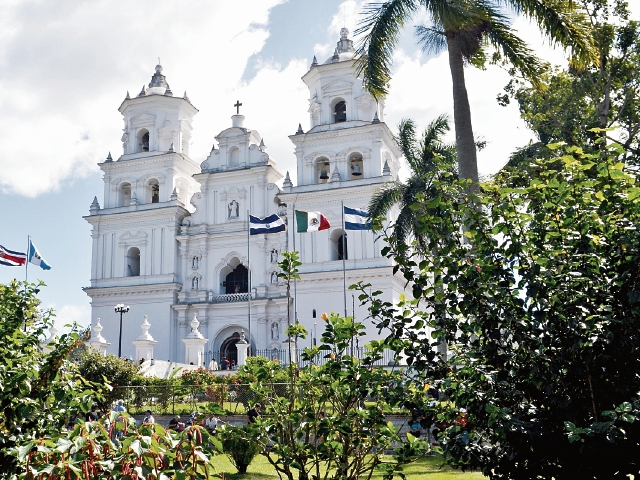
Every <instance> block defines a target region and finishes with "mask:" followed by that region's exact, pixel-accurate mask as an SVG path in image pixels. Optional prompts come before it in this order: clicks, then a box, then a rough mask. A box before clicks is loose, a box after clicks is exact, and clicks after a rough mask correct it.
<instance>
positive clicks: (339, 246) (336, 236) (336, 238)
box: [330, 229, 349, 260]
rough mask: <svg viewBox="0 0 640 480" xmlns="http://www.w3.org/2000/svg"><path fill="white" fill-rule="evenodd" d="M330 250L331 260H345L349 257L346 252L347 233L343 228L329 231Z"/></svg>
mask: <svg viewBox="0 0 640 480" xmlns="http://www.w3.org/2000/svg"><path fill="white" fill-rule="evenodd" d="M330 242H331V245H330V250H331V260H342V258H343V256H344V259H345V260H347V259H348V258H349V256H348V253H347V251H348V250H347V234H346V232H344V231H343V230H340V229H337V230H334V231H333V232H331V237H330Z"/></svg>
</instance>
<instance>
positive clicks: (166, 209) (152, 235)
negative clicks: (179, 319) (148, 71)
mask: <svg viewBox="0 0 640 480" xmlns="http://www.w3.org/2000/svg"><path fill="white" fill-rule="evenodd" d="M118 110H119V111H120V113H121V114H122V117H123V121H124V127H123V134H122V138H121V141H122V150H123V152H122V155H121V156H120V157H119V158H118V159H117V160H115V161H114V160H113V158H112V157H111V154H109V156H108V157H107V159H106V160H105V161H104V162H102V163H100V164H99V166H100V169H101V170H102V171H103V172H104V175H103V181H104V198H103V205H102V207H101V206H100V204H99V202H98V199H97V198H95V199H94V201H93V203H92V204H91V207H90V214H89V215H88V216H86V217H84V218H85V219H86V220H87V221H88V222H89V223H90V224H91V225H92V227H93V228H92V232H91V236H92V238H93V249H92V262H91V286H90V287H87V288H85V289H84V290H85V292H86V293H87V295H89V296H90V297H91V307H92V324H95V323H96V322H97V319H98V318H100V319H101V324H102V325H103V327H104V329H103V331H102V335H103V336H105V337H107V338H109V340H110V342H111V349H112V350H113V353H115V352H116V351H117V350H116V349H117V343H118V342H117V339H118V338H119V336H120V334H121V335H122V354H123V356H126V357H129V356H133V355H134V353H135V348H134V347H133V345H132V344H131V340H132V339H134V338H135V337H136V336H137V334H138V333H139V329H140V325H141V324H142V322H143V321H144V316H145V315H147V316H148V318H149V322H150V323H151V324H152V325H153V328H154V330H155V329H158V328H159V329H161V330H164V331H165V332H168V333H169V334H170V335H172V332H171V329H172V328H173V327H172V326H173V325H174V322H172V321H171V320H172V315H173V311H172V308H171V306H172V304H173V303H174V302H175V301H176V299H177V295H178V292H180V291H181V289H182V278H181V276H180V269H179V258H178V244H177V241H176V238H175V236H176V232H177V230H178V228H179V226H180V225H181V223H182V220H183V219H184V218H185V217H186V216H188V215H190V213H192V212H193V211H194V207H193V206H192V205H191V204H190V203H189V199H190V198H191V197H192V195H193V194H194V193H196V192H197V191H199V184H198V183H197V182H196V181H195V180H194V179H193V178H192V177H193V175H194V174H195V173H198V172H200V168H199V167H198V165H197V164H196V163H195V162H194V161H193V160H191V158H189V145H190V139H191V131H192V122H193V119H194V117H195V115H196V114H197V113H198V109H196V108H195V107H194V106H193V104H192V103H191V101H190V100H189V98H188V97H187V94H186V92H185V93H184V95H183V96H182V97H178V96H174V95H173V92H172V91H171V88H170V87H169V83H168V82H167V79H166V77H165V75H164V74H163V69H162V66H161V65H156V67H155V72H154V74H153V76H152V77H151V82H149V84H148V86H143V87H142V90H141V91H140V93H139V94H138V95H137V96H135V97H131V96H130V95H129V92H127V95H126V98H125V99H124V101H123V102H122V104H121V105H120V107H119V109H118ZM119 303H124V304H126V305H128V306H130V307H131V309H130V311H129V313H127V314H126V316H125V319H124V321H123V324H122V331H120V324H119V320H120V319H119V316H118V315H117V314H115V313H114V306H115V305H117V304H119ZM171 355H172V353H171V351H170V346H169V342H164V343H162V344H160V345H158V347H157V348H156V351H155V356H156V357H157V358H158V359H162V360H176V359H175V358H171Z"/></svg>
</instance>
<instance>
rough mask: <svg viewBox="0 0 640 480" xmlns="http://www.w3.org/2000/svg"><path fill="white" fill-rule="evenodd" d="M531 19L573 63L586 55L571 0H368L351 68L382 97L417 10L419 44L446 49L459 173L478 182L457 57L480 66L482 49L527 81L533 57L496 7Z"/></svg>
mask: <svg viewBox="0 0 640 480" xmlns="http://www.w3.org/2000/svg"><path fill="white" fill-rule="evenodd" d="M505 5H506V6H509V7H511V8H513V9H514V10H515V11H516V12H517V13H521V14H524V15H526V16H527V17H529V18H531V19H532V20H533V21H534V22H536V23H537V24H538V25H539V26H540V28H541V30H542V31H543V33H544V34H545V35H546V36H547V37H548V38H549V39H550V40H551V41H552V42H554V43H556V44H559V45H561V46H563V47H565V48H567V47H570V48H572V54H573V56H574V60H575V61H576V62H580V63H584V62H585V61H592V60H595V61H597V59H595V58H594V53H593V48H592V39H591V35H590V32H589V28H588V25H587V24H586V23H585V22H584V16H583V15H582V14H581V13H580V12H579V11H577V10H576V9H575V5H574V3H573V2H558V1H554V0H533V1H531V0H508V1H506V2H498V1H497V0H453V1H451V0H388V1H386V2H384V3H373V4H370V5H369V6H368V7H367V8H366V10H365V15H367V17H366V18H365V19H364V20H363V22H362V26H361V28H359V29H358V31H357V32H356V33H364V34H365V36H364V38H363V40H362V43H361V45H360V47H359V49H358V54H359V55H360V57H359V59H358V64H357V65H358V67H357V68H358V73H362V74H363V76H364V81H365V86H366V88H367V89H368V90H369V92H370V93H371V94H372V95H373V96H374V97H375V98H381V97H384V96H385V95H386V94H387V89H388V84H389V81H390V79H391V66H392V56H393V51H394V49H395V47H396V45H397V43H398V39H399V35H400V32H401V31H402V28H403V27H404V25H405V23H406V22H408V21H409V20H410V19H411V18H412V17H414V16H417V15H418V14H419V12H420V11H421V8H420V7H423V9H424V10H423V11H424V12H425V13H426V14H427V15H428V17H429V19H430V24H429V25H427V26H423V27H419V28H418V29H417V31H416V33H417V35H418V37H419V39H420V42H421V43H422V45H423V48H424V49H425V50H427V51H431V52H434V53H435V52H440V51H443V50H444V49H446V50H447V51H448V54H449V67H450V70H451V79H452V81H453V112H454V124H455V132H456V148H457V156H458V172H459V175H460V178H462V179H470V180H471V181H472V182H474V183H477V182H478V165H477V158H476V146H475V141H474V135H473V128H472V125H471V109H470V107H469V98H468V95H467V89H466V84H465V78H464V65H465V62H471V63H475V64H476V65H482V64H484V59H485V57H486V53H487V47H493V48H495V53H494V58H495V59H498V58H503V59H504V60H506V61H508V62H509V63H510V64H511V65H513V66H514V67H515V68H516V69H517V70H518V71H520V72H522V73H523V74H524V75H525V76H527V77H528V78H532V79H535V75H536V74H537V72H538V71H539V67H540V62H539V60H538V59H537V58H536V57H535V56H534V55H533V54H532V52H531V51H530V50H529V48H528V47H527V46H526V45H525V43H524V42H523V41H522V40H521V39H520V38H519V37H517V36H516V35H515V34H514V32H513V31H512V30H511V28H510V26H509V23H508V18H507V16H506V14H505V12H504V11H503V6H505Z"/></svg>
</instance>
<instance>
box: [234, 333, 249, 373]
mask: <svg viewBox="0 0 640 480" xmlns="http://www.w3.org/2000/svg"><path fill="white" fill-rule="evenodd" d="M236 348H237V349H238V366H239V367H240V366H242V365H246V364H247V353H248V350H249V342H247V340H246V338H245V336H244V330H242V333H240V340H239V341H238V343H236Z"/></svg>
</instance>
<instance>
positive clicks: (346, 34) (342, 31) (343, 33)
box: [340, 27, 349, 40]
mask: <svg viewBox="0 0 640 480" xmlns="http://www.w3.org/2000/svg"><path fill="white" fill-rule="evenodd" d="M348 37H349V30H347V29H346V28H345V27H342V28H341V29H340V40H346V39H347V38H348Z"/></svg>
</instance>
